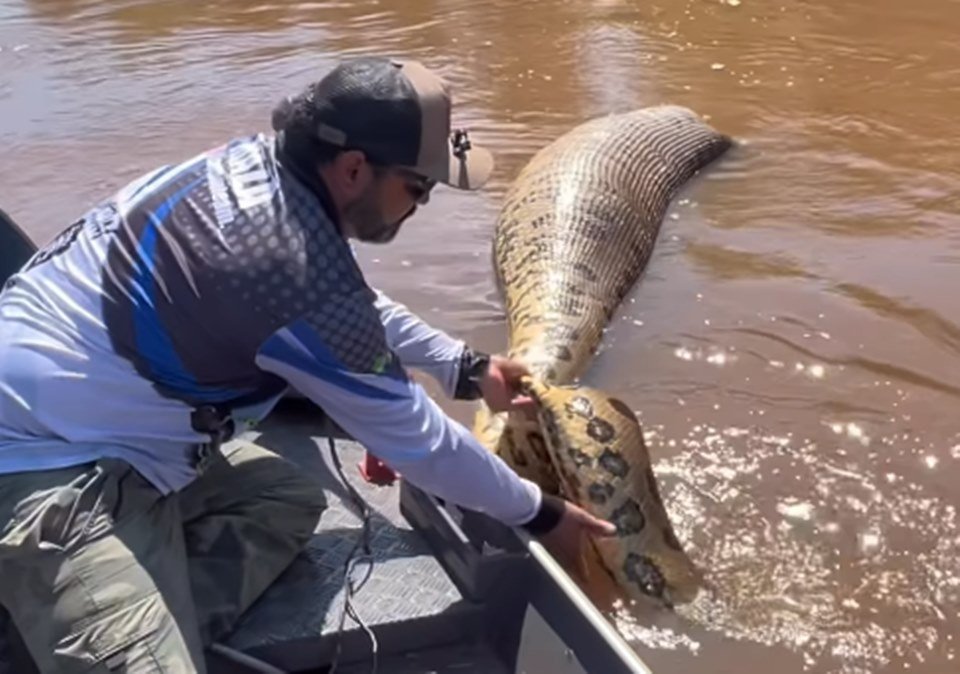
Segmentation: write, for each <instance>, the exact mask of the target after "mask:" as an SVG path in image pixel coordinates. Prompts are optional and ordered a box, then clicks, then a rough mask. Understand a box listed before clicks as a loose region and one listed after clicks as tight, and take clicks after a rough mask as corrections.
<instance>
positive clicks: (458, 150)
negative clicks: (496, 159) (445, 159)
mask: <svg viewBox="0 0 960 674" xmlns="http://www.w3.org/2000/svg"><path fill="white" fill-rule="evenodd" d="M450 143H451V144H452V145H453V154H454V155H455V156H457V157H459V158H460V160H461V161H462V160H464V159H466V156H467V150H469V149H470V148H471V147H472V146H471V145H470V137H469V136H468V135H467V130H466V129H456V130H455V131H454V132H453V138H451V139H450Z"/></svg>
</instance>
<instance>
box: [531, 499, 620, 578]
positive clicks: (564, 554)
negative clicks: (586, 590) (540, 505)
mask: <svg viewBox="0 0 960 674" xmlns="http://www.w3.org/2000/svg"><path fill="white" fill-rule="evenodd" d="M563 506H564V509H563V515H562V516H561V518H560V521H559V522H558V523H557V525H556V526H555V527H554V528H553V529H551V530H550V531H548V532H547V533H545V534H542V535H541V536H540V537H539V538H540V542H541V543H543V546H544V547H545V548H546V549H547V551H548V552H549V553H550V554H551V555H553V556H554V558H556V560H557V561H558V562H559V563H560V564H561V565H563V566H564V567H565V568H567V569H575V570H576V572H577V573H579V574H580V575H581V577H586V573H587V571H586V569H585V568H584V560H585V558H586V555H585V553H586V547H585V544H586V543H587V537H590V536H613V535H614V534H616V533H617V527H616V526H614V525H613V524H612V523H610V522H607V521H605V520H601V519H598V518H596V517H594V516H593V515H591V514H590V513H588V512H587V511H586V510H584V509H583V508H580V507H579V506H576V505H574V504H573V503H570V502H569V501H564V502H563Z"/></svg>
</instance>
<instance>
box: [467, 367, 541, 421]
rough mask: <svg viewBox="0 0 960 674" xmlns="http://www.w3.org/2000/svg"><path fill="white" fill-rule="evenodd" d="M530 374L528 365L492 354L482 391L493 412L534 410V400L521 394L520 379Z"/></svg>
mask: <svg viewBox="0 0 960 674" xmlns="http://www.w3.org/2000/svg"><path fill="white" fill-rule="evenodd" d="M529 374H530V371H529V370H527V366H526V365H524V364H523V363H521V362H520V361H518V360H511V359H510V358H504V357H502V356H490V367H489V368H488V369H487V373H486V375H484V377H483V379H481V380H480V392H481V393H482V394H483V400H484V402H485V403H487V407H489V408H490V409H491V411H493V412H506V411H511V412H512V411H525V412H532V411H533V409H534V402H533V400H532V399H531V398H530V397H528V396H524V395H520V379H521V378H523V377H525V376H528V375H529Z"/></svg>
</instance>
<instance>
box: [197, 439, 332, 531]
mask: <svg viewBox="0 0 960 674" xmlns="http://www.w3.org/2000/svg"><path fill="white" fill-rule="evenodd" d="M223 456H224V459H225V461H224V465H223V466H222V467H221V468H222V472H220V473H219V475H218V476H216V477H215V476H214V475H212V474H211V475H209V476H204V477H205V478H206V477H209V478H213V479H211V480H210V483H211V484H212V483H214V482H215V483H216V487H217V488H218V489H219V490H222V492H223V493H228V492H229V493H232V494H233V495H234V498H236V497H241V498H243V499H244V500H245V501H246V507H245V509H246V510H249V512H250V514H253V515H257V516H259V515H262V516H263V517H265V518H268V519H266V520H265V521H272V522H275V523H276V525H277V526H280V527H283V528H284V529H288V530H290V531H291V532H292V533H294V534H297V535H298V536H306V537H309V536H310V535H312V534H313V532H314V530H315V529H316V526H317V523H318V522H319V520H320V516H321V514H322V513H323V511H324V510H326V508H327V499H326V497H325V495H324V488H323V485H322V483H321V482H320V481H319V479H317V477H316V476H315V475H313V474H312V473H311V472H310V471H308V470H306V469H304V468H302V467H301V466H299V465H297V464H295V463H293V462H292V461H289V460H287V459H285V458H283V457H281V456H280V455H279V454H276V453H274V452H271V451H270V450H268V449H265V448H263V447H260V446H259V445H255V444H253V443H249V442H236V443H231V444H230V445H227V446H226V447H225V448H224V451H223ZM277 515H282V516H280V517H278V516H277ZM258 519H259V517H258Z"/></svg>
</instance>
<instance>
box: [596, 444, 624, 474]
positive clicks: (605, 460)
mask: <svg viewBox="0 0 960 674" xmlns="http://www.w3.org/2000/svg"><path fill="white" fill-rule="evenodd" d="M600 465H601V466H603V468H604V470H606V471H607V472H608V473H610V474H611V475H615V476H616V477H626V476H627V473H628V472H629V471H630V466H629V464H627V462H626V461H624V459H623V457H622V456H620V455H619V454H617V453H616V452H612V451H610V450H609V449H605V450H603V454H601V455H600Z"/></svg>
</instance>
